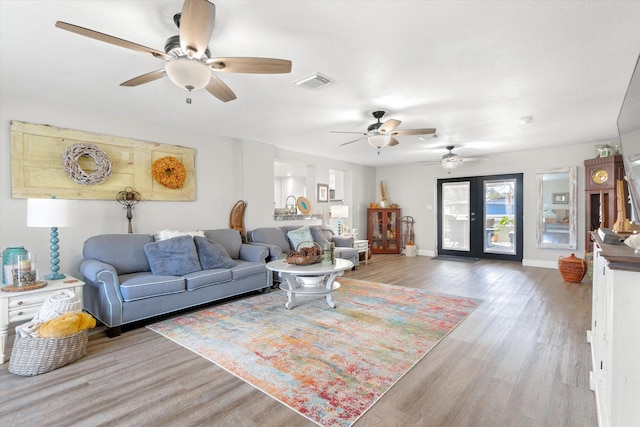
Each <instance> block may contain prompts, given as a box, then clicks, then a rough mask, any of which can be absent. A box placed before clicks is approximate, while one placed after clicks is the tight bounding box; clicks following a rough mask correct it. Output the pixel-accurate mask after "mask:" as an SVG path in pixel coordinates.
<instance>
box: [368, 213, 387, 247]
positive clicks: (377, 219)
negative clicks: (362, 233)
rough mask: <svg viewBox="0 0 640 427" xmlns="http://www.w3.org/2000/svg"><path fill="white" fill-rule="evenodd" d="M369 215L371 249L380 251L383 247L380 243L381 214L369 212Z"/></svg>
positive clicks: (382, 243)
mask: <svg viewBox="0 0 640 427" xmlns="http://www.w3.org/2000/svg"><path fill="white" fill-rule="evenodd" d="M371 215H372V219H371V221H372V229H371V233H370V236H371V247H372V248H373V249H381V248H383V247H384V242H383V241H382V212H380V211H377V212H371Z"/></svg>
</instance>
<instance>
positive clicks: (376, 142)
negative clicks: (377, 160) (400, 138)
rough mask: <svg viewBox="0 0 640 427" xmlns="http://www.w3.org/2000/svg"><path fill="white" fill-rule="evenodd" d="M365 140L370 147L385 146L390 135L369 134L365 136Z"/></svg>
mask: <svg viewBox="0 0 640 427" xmlns="http://www.w3.org/2000/svg"><path fill="white" fill-rule="evenodd" d="M367 141H369V145H371V146H372V147H375V148H380V147H385V146H387V145H389V142H391V135H387V134H384V133H380V134H376V135H371V136H369V137H368V138H367Z"/></svg>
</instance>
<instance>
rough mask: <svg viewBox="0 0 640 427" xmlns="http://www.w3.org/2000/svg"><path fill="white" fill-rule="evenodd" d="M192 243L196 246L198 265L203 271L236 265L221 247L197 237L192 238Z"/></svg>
mask: <svg viewBox="0 0 640 427" xmlns="http://www.w3.org/2000/svg"><path fill="white" fill-rule="evenodd" d="M193 241H194V242H195V244H196V249H197V250H198V257H199V258H200V265H201V266H202V269H203V270H213V269H216V268H231V267H234V266H235V265H236V262H235V261H234V260H232V259H231V257H230V256H229V254H228V253H227V251H226V250H225V249H224V248H223V247H222V245H219V244H217V243H216V242H212V241H211V240H209V239H206V238H204V237H199V236H196V237H194V238H193Z"/></svg>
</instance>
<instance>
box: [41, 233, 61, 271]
mask: <svg viewBox="0 0 640 427" xmlns="http://www.w3.org/2000/svg"><path fill="white" fill-rule="evenodd" d="M49 242H50V243H51V246H50V247H49V249H51V253H50V256H51V274H47V275H46V276H44V278H45V279H47V280H60V279H64V278H65V277H66V276H65V275H64V274H62V273H58V270H60V266H59V265H58V264H60V260H59V259H58V257H59V256H60V252H58V251H59V250H60V246H58V242H60V240H59V239H58V227H51V239H49Z"/></svg>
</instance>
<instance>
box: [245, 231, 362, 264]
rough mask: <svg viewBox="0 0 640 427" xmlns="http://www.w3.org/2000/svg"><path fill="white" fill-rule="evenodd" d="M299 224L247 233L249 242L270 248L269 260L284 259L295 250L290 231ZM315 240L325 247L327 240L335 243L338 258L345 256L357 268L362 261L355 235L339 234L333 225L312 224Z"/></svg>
mask: <svg viewBox="0 0 640 427" xmlns="http://www.w3.org/2000/svg"><path fill="white" fill-rule="evenodd" d="M300 228H301V226H299V225H297V226H296V225H287V226H284V227H263V228H256V229H255V230H251V231H249V233H247V239H248V240H249V243H251V244H254V245H261V246H264V247H266V248H268V249H269V258H268V261H273V260H276V259H282V258H285V257H286V256H287V253H288V252H289V251H292V250H295V248H293V247H292V244H291V240H290V239H289V238H288V236H287V233H288V232H289V231H293V230H297V229H300ZM308 228H309V230H310V231H311V237H312V238H313V241H314V242H317V243H318V244H320V247H324V244H325V243H327V242H330V243H334V244H335V249H334V255H335V257H336V258H343V259H346V260H348V261H351V262H352V263H353V268H354V269H355V268H356V267H357V266H358V264H359V263H360V257H359V254H358V250H357V249H354V248H353V237H346V236H338V235H336V234H335V233H334V232H333V230H332V229H331V227H329V226H326V225H312V226H309V227H308Z"/></svg>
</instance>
